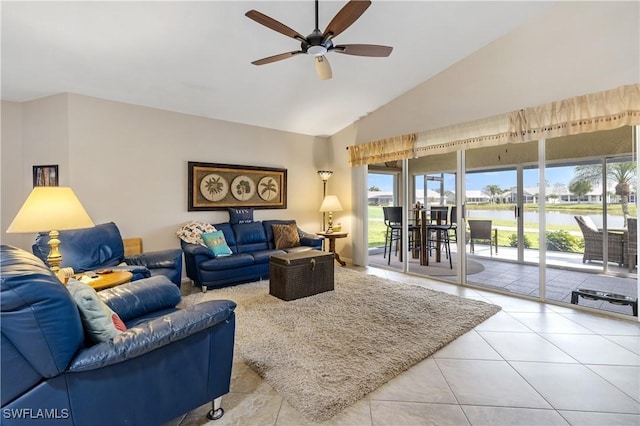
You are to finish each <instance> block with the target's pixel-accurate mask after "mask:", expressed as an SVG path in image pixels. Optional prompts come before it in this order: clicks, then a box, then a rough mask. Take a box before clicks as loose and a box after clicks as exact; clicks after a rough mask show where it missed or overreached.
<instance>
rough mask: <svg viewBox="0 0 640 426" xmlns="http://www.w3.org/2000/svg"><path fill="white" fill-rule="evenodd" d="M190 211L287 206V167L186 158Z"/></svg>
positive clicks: (282, 207)
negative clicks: (209, 161)
mask: <svg viewBox="0 0 640 426" xmlns="http://www.w3.org/2000/svg"><path fill="white" fill-rule="evenodd" d="M188 181H189V184H188V185H189V188H188V193H189V206H188V210H189V211H200V210H223V209H226V208H227V207H253V208H255V209H286V208H287V169H275V168H267V167H253V166H236V165H231V164H213V163H198V162H194V161H189V177H188Z"/></svg>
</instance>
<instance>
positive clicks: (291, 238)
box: [271, 223, 300, 249]
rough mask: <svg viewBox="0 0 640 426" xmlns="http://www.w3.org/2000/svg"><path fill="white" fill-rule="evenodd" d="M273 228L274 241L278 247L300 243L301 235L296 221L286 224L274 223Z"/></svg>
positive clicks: (283, 247) (289, 246) (294, 245)
mask: <svg viewBox="0 0 640 426" xmlns="http://www.w3.org/2000/svg"><path fill="white" fill-rule="evenodd" d="M271 229H273V243H274V245H275V246H276V249H286V248H291V247H298V246H299V245H300V235H298V227H297V226H296V224H295V223H289V224H286V225H285V224H274V225H272V226H271Z"/></svg>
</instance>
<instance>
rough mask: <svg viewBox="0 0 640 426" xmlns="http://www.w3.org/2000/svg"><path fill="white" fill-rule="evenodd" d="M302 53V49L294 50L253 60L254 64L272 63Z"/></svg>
mask: <svg viewBox="0 0 640 426" xmlns="http://www.w3.org/2000/svg"><path fill="white" fill-rule="evenodd" d="M300 53H304V52H303V51H302V50H294V51H293V52H287V53H280V54H279V55H273V56H269V57H266V58H262V59H258V60H257V61H253V62H251V63H252V64H253V65H264V64H270V63H271V62H276V61H281V60H283V59H287V58H291V57H292V56H295V55H298V54H300Z"/></svg>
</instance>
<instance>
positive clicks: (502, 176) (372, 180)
mask: <svg viewBox="0 0 640 426" xmlns="http://www.w3.org/2000/svg"><path fill="white" fill-rule="evenodd" d="M573 169H574V168H573V166H568V167H552V168H547V169H545V174H546V180H547V182H548V183H549V185H550V186H553V185H555V184H557V183H561V184H565V185H568V184H569V182H570V181H571V179H572V177H573ZM492 184H497V185H500V187H501V188H502V189H507V188H511V187H512V186H515V185H516V172H515V170H509V171H499V172H483V173H471V174H467V189H470V190H482V189H483V188H484V187H486V186H487V185H492ZM434 185H435V184H434ZM371 186H377V187H378V188H380V190H381V191H392V190H393V180H392V177H391V175H383V174H369V183H368V187H371ZM524 186H538V170H537V169H533V170H525V171H524ZM419 188H422V186H419ZM434 188H435V187H434ZM454 188H455V182H454V175H453V174H447V175H445V189H450V190H452V191H453V190H454Z"/></svg>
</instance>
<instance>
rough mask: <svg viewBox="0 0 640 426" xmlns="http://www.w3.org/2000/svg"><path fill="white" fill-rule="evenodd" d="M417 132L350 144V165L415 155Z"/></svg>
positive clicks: (394, 159)
mask: <svg viewBox="0 0 640 426" xmlns="http://www.w3.org/2000/svg"><path fill="white" fill-rule="evenodd" d="M417 136H418V135H417V134H415V133H412V134H409V135H403V136H395V137H392V138H387V139H380V140H377V141H373V142H369V143H364V144H360V145H353V146H350V147H349V148H348V149H349V166H351V167H356V166H363V165H365V164H375V163H382V162H385V161H396V160H402V159H403V158H412V157H414V156H415V147H416V139H417Z"/></svg>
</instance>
